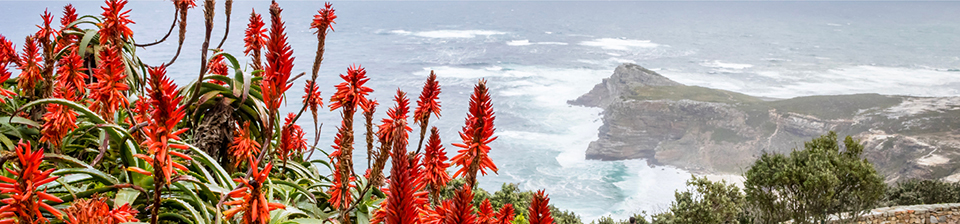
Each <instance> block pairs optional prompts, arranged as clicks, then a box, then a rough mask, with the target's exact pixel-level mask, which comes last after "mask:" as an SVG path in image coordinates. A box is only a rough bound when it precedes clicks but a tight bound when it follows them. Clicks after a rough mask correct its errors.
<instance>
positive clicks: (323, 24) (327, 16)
mask: <svg viewBox="0 0 960 224" xmlns="http://www.w3.org/2000/svg"><path fill="white" fill-rule="evenodd" d="M333 11H336V10H334V9H333V5H332V4H330V3H329V2H327V3H326V4H324V8H322V9H320V10H318V11H317V15H314V16H313V23H310V28H311V29H317V33H319V32H327V29H328V28H329V29H330V31H333V26H332V25H333V24H336V23H337V22H334V21H333V20H334V19H336V18H337V15H335V14H334V13H333Z"/></svg>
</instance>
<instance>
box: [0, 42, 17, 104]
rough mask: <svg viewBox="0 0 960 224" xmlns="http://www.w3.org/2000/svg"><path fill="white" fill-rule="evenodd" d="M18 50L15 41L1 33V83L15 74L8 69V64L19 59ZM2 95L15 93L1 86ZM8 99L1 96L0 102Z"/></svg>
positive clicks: (0, 93)
mask: <svg viewBox="0 0 960 224" xmlns="http://www.w3.org/2000/svg"><path fill="white" fill-rule="evenodd" d="M17 59H18V58H17V52H16V50H14V49H13V43H11V42H10V41H9V40H7V38H6V37H4V36H3V35H0V83H4V82H6V81H7V79H10V76H11V75H13V74H12V73H10V71H9V70H8V69H7V65H9V64H10V63H12V62H16V61H17ZM0 95H3V96H6V97H10V96H12V95H13V92H12V91H10V90H7V89H4V88H0ZM5 102H6V101H5V100H4V99H3V98H0V103H5Z"/></svg>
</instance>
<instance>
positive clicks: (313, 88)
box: [303, 80, 323, 114]
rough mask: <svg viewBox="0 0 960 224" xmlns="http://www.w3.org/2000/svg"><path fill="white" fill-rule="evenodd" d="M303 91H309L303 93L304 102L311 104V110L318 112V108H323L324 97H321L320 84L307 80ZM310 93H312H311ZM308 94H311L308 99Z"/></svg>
mask: <svg viewBox="0 0 960 224" xmlns="http://www.w3.org/2000/svg"><path fill="white" fill-rule="evenodd" d="M303 91H304V92H306V93H308V94H304V95H303V104H306V105H309V106H310V111H312V112H313V113H314V114H316V113H317V109H319V108H323V98H320V86H318V85H314V84H313V82H312V81H310V80H307V85H306V86H304V87H303ZM309 93H312V95H311V94H309ZM308 95H310V97H309V99H308V97H307V96H308Z"/></svg>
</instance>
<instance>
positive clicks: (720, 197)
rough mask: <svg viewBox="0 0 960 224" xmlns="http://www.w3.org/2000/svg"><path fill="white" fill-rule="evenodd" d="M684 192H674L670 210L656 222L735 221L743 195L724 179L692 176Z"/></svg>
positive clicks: (740, 212)
mask: <svg viewBox="0 0 960 224" xmlns="http://www.w3.org/2000/svg"><path fill="white" fill-rule="evenodd" d="M687 188H688V190H687V191H683V192H680V191H677V192H676V193H674V202H673V203H671V204H670V210H669V211H668V212H666V213H665V214H661V215H660V216H658V218H657V221H658V222H657V223H737V222H739V220H738V219H737V218H738V215H740V214H742V212H743V211H742V210H743V204H744V197H743V193H741V192H740V188H738V187H737V186H734V185H732V184H727V183H726V182H725V181H720V182H713V181H709V180H707V178H706V177H696V176H692V177H691V179H690V180H687Z"/></svg>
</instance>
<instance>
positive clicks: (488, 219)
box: [477, 198, 497, 224]
mask: <svg viewBox="0 0 960 224" xmlns="http://www.w3.org/2000/svg"><path fill="white" fill-rule="evenodd" d="M495 215H496V212H494V211H493V205H491V204H490V199H489V198H488V199H484V200H483V202H481V203H480V207H478V208H477V216H478V217H477V223H481V224H491V223H493V222H494V221H495V220H496V218H497V217H496V216H495Z"/></svg>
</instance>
